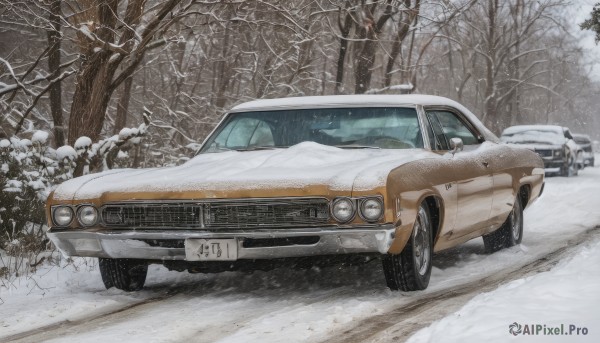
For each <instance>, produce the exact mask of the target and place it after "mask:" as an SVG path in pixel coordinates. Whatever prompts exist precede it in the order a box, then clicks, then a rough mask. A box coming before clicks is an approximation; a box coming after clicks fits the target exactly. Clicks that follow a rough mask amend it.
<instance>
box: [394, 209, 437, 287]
mask: <svg viewBox="0 0 600 343" xmlns="http://www.w3.org/2000/svg"><path fill="white" fill-rule="evenodd" d="M432 256H433V235H432V227H431V216H430V214H429V208H428V207H427V205H426V204H425V203H423V204H421V206H420V207H419V212H418V214H417V220H416V221H415V225H414V226H413V231H412V234H411V236H410V239H409V240H408V242H407V243H406V246H405V247H404V250H402V252H401V253H400V254H399V255H392V254H387V255H385V256H383V259H382V264H383V272H384V274H385V280H386V282H387V286H388V287H389V288H390V289H391V290H394V291H396V290H402V291H405V292H408V291H417V290H422V289H425V288H427V286H428V285H429V278H430V276H431V260H432Z"/></svg>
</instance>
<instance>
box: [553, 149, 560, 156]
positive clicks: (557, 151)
mask: <svg viewBox="0 0 600 343" xmlns="http://www.w3.org/2000/svg"><path fill="white" fill-rule="evenodd" d="M560 155H562V151H560V150H554V156H560Z"/></svg>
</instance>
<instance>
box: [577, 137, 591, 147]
mask: <svg viewBox="0 0 600 343" xmlns="http://www.w3.org/2000/svg"><path fill="white" fill-rule="evenodd" d="M573 140H574V141H575V143H577V144H581V145H585V144H591V142H590V140H589V138H587V137H581V136H574V137H573Z"/></svg>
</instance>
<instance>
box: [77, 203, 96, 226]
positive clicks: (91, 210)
mask: <svg viewBox="0 0 600 343" xmlns="http://www.w3.org/2000/svg"><path fill="white" fill-rule="evenodd" d="M77 219H78V220H79V223H81V225H83V226H90V225H94V224H96V221H97V220H98V211H97V210H96V208H95V207H94V206H89V205H86V206H81V207H80V208H79V209H78V210H77Z"/></svg>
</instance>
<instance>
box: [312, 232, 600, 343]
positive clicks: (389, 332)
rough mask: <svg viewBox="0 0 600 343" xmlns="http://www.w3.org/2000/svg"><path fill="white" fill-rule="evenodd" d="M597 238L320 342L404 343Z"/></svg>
mask: <svg viewBox="0 0 600 343" xmlns="http://www.w3.org/2000/svg"><path fill="white" fill-rule="evenodd" d="M598 238H600V226H596V227H595V228H592V229H589V230H587V231H584V232H582V233H581V234H579V235H577V236H575V237H573V238H572V239H570V240H569V241H567V242H566V245H565V246H563V247H561V248H558V249H556V250H553V251H551V252H550V253H548V254H546V255H544V256H542V257H540V258H537V259H535V260H534V261H531V262H528V263H526V264H524V265H519V266H515V267H512V268H506V269H504V270H503V271H501V272H500V273H496V274H493V275H489V276H486V277H483V278H481V279H478V280H474V281H471V282H469V283H466V284H461V285H457V286H453V287H450V288H446V289H442V290H439V291H436V292H433V293H429V294H425V295H423V296H421V297H418V298H416V299H415V300H413V301H410V302H408V303H405V304H403V305H401V306H399V307H397V308H395V309H393V310H391V311H387V312H386V313H382V314H378V315H375V316H372V317H369V318H366V319H365V320H362V321H360V322H357V323H355V324H354V325H353V326H352V328H349V329H346V330H345V331H343V332H341V333H338V334H337V335H335V337H332V338H330V339H326V340H324V341H322V342H323V343H346V342H392V341H393V342H404V341H406V340H407V339H408V338H410V336H411V335H412V334H413V333H415V332H416V331H418V330H419V329H422V328H424V327H426V326H428V325H430V324H431V323H432V322H434V321H436V320H439V319H441V318H444V317H445V316H447V315H448V314H450V313H453V312H456V311H457V310H458V309H460V308H461V307H462V306H463V305H464V304H466V303H467V302H468V301H469V300H471V299H472V298H473V297H475V296H476V295H478V294H481V293H484V292H489V291H492V290H494V289H496V288H497V287H498V286H499V285H500V284H504V283H507V282H510V281H513V280H517V279H521V278H524V277H527V276H530V275H534V274H538V273H542V272H546V271H549V270H550V269H552V268H553V267H554V266H555V265H556V264H558V262H560V260H562V259H564V258H565V257H568V256H569V255H571V254H572V252H573V250H576V249H577V247H579V246H580V245H582V244H584V243H587V242H589V241H590V240H593V239H598Z"/></svg>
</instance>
